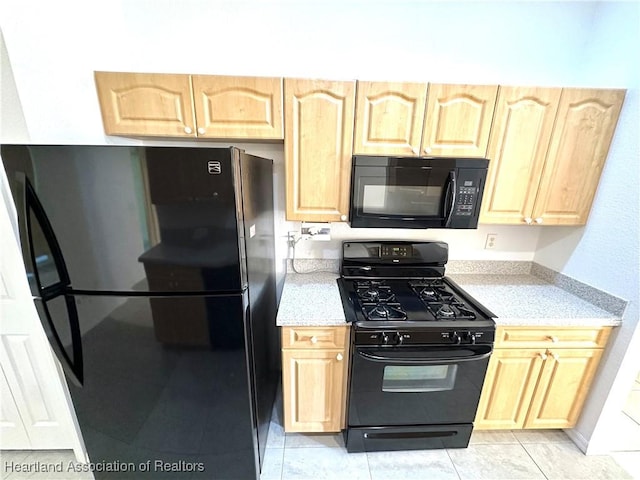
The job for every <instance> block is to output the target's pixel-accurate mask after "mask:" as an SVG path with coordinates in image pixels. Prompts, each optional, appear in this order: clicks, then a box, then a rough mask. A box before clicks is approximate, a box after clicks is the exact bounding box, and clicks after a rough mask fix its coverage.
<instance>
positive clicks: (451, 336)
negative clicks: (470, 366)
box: [449, 332, 462, 345]
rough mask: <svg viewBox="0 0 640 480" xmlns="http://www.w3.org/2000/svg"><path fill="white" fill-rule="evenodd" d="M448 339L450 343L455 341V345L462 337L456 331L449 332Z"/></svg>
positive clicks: (458, 343)
mask: <svg viewBox="0 0 640 480" xmlns="http://www.w3.org/2000/svg"><path fill="white" fill-rule="evenodd" d="M449 340H451V343H455V344H456V345H460V342H462V338H460V335H458V332H451V333H450V334H449Z"/></svg>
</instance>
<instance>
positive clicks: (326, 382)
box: [282, 327, 349, 432]
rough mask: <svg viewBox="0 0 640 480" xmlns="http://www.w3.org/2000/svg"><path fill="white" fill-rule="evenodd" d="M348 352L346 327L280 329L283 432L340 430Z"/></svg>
mask: <svg viewBox="0 0 640 480" xmlns="http://www.w3.org/2000/svg"><path fill="white" fill-rule="evenodd" d="M348 349H349V328H348V327H282V396H283V406H284V429H285V431H286V432H339V431H340V430H342V429H343V428H344V424H345V410H346V389H347V367H348V365H349V358H348V356H349V351H348Z"/></svg>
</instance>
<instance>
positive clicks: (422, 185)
mask: <svg viewBox="0 0 640 480" xmlns="http://www.w3.org/2000/svg"><path fill="white" fill-rule="evenodd" d="M367 170H370V171H369V172H362V173H361V174H357V175H356V177H355V178H354V180H353V181H354V188H355V191H354V195H353V197H352V226H354V227H403V228H407V227H412V226H414V225H411V222H416V224H415V227H416V228H424V226H425V225H424V222H425V221H427V222H429V225H428V226H432V227H437V226H442V225H443V224H444V222H445V219H446V215H447V214H449V213H450V212H451V210H452V208H450V206H449V205H450V203H451V199H452V198H453V193H452V190H451V189H452V188H453V187H452V186H451V171H450V170H449V169H442V168H435V167H378V168H375V169H374V168H371V169H367ZM375 170H378V171H375ZM447 188H448V189H449V190H448V191H447ZM445 202H447V203H446V205H445ZM380 222H383V224H380ZM389 222H394V223H395V224H393V225H391V224H389ZM353 223H356V224H355V225H354V224H353Z"/></svg>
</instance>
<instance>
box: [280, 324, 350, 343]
mask: <svg viewBox="0 0 640 480" xmlns="http://www.w3.org/2000/svg"><path fill="white" fill-rule="evenodd" d="M348 337H349V328H348V327H282V348H344V347H345V345H347V342H348Z"/></svg>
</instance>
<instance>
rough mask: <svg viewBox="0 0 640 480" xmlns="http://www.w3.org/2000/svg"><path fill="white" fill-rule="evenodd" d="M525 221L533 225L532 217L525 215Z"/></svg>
mask: <svg viewBox="0 0 640 480" xmlns="http://www.w3.org/2000/svg"><path fill="white" fill-rule="evenodd" d="M524 223H526V224H527V225H531V223H533V219H532V218H531V217H524Z"/></svg>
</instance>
